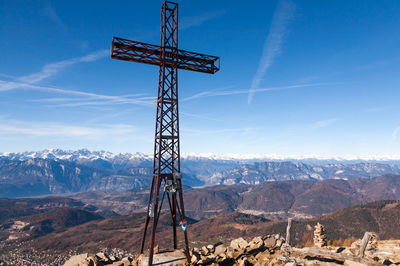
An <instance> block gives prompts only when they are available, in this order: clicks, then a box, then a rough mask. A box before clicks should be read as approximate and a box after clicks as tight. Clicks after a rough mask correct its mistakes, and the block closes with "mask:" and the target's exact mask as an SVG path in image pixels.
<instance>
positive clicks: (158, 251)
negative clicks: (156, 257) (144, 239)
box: [153, 245, 160, 254]
mask: <svg viewBox="0 0 400 266" xmlns="http://www.w3.org/2000/svg"><path fill="white" fill-rule="evenodd" d="M153 253H154V254H158V253H160V248H159V247H158V245H157V246H155V247H154V249H153Z"/></svg>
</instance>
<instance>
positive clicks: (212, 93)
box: [181, 83, 324, 102]
mask: <svg viewBox="0 0 400 266" xmlns="http://www.w3.org/2000/svg"><path fill="white" fill-rule="evenodd" d="M320 85H324V83H318V84H297V85H291V86H284V87H271V88H257V89H254V90H253V92H254V93H255V92H267V91H279V90H288V89H295V88H305V87H312V86H320ZM231 87H233V86H231ZM248 93H249V91H248V90H219V91H218V90H217V91H215V90H213V91H203V92H200V93H197V94H194V95H192V96H189V97H186V98H183V99H182V100H181V102H186V101H190V100H194V99H198V98H205V97H215V96H228V95H237V94H248Z"/></svg>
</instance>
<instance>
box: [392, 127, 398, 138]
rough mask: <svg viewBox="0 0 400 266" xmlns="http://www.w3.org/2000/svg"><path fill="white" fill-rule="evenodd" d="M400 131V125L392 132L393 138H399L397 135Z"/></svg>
mask: <svg viewBox="0 0 400 266" xmlns="http://www.w3.org/2000/svg"><path fill="white" fill-rule="evenodd" d="M399 133H400V126H398V127H396V128H395V129H394V130H393V132H392V140H397V137H398V135H399Z"/></svg>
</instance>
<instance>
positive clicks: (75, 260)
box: [63, 253, 89, 266]
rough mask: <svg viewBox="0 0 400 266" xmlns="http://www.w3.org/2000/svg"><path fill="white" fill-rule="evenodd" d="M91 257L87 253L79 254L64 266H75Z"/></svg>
mask: <svg viewBox="0 0 400 266" xmlns="http://www.w3.org/2000/svg"><path fill="white" fill-rule="evenodd" d="M88 256H89V255H88V254H87V253H83V254H79V255H75V256H72V257H71V258H69V259H68V260H67V261H66V262H65V263H64V264H63V265H64V266H74V265H77V264H79V262H81V261H84V260H85V259H86V258H87V257H88Z"/></svg>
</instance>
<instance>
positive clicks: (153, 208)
mask: <svg viewBox="0 0 400 266" xmlns="http://www.w3.org/2000/svg"><path fill="white" fill-rule="evenodd" d="M111 58H113V59H119V60H124V61H130V62H138V63H144V64H150V65H157V66H159V74H158V94H157V101H156V103H157V112H156V127H155V136H154V139H155V142H154V160H153V176H152V182H151V188H150V195H149V201H148V206H147V213H146V220H145V223H144V229H143V237H142V241H141V245H140V254H142V253H143V251H144V246H145V243H146V236H147V229H148V226H149V224H150V223H151V221H152V223H151V224H152V226H151V234H150V243H149V265H152V263H153V254H154V244H155V240H156V239H155V237H156V230H157V223H158V219H159V217H160V214H161V210H162V205H163V202H164V199H165V196H166V198H167V201H168V205H169V209H170V212H171V218H172V225H173V227H172V230H173V246H174V249H176V248H177V246H178V240H177V218H179V221H180V222H179V225H181V227H182V230H183V234H184V241H185V255H186V258H187V259H188V261H190V258H189V242H188V237H187V230H186V228H187V223H186V219H185V208H184V203H183V191H182V174H181V164H180V142H179V110H178V69H183V70H190V71H196V72H202V73H209V74H214V73H215V72H217V71H218V70H219V68H220V66H219V57H216V56H211V55H205V54H199V53H194V52H188V51H185V50H179V49H178V4H176V3H173V2H169V1H164V3H163V5H162V7H161V43H160V46H158V45H152V44H147V43H142V42H137V41H131V40H127V39H122V38H117V37H114V38H113V41H112V45H111Z"/></svg>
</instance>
